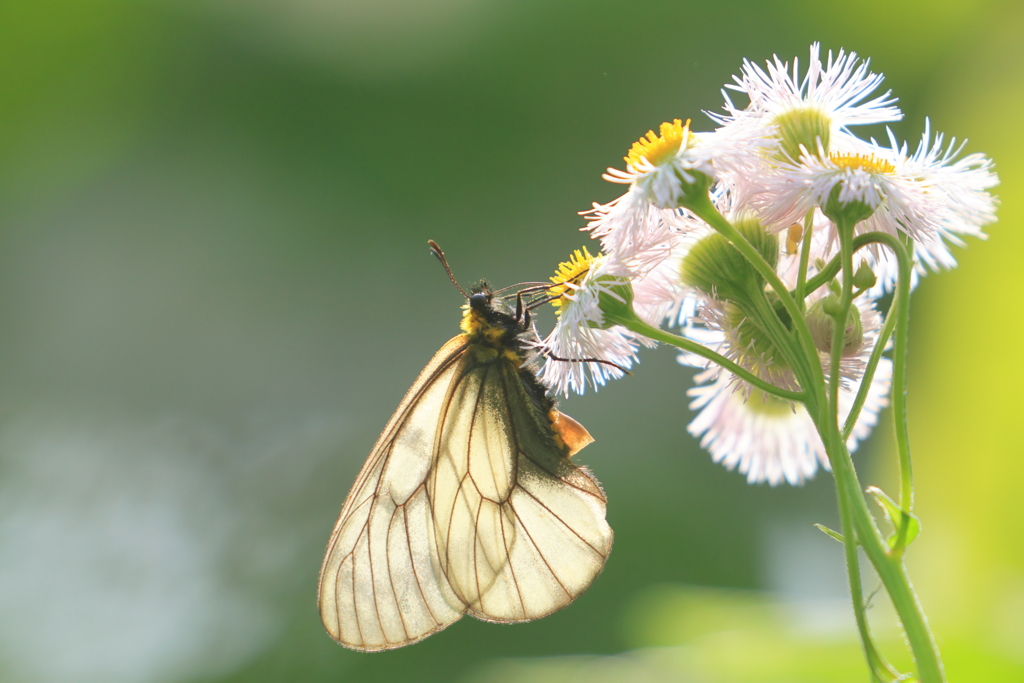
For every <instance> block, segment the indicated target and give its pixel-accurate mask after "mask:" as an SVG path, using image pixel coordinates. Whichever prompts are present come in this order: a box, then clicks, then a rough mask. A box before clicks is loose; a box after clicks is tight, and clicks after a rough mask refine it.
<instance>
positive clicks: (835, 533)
mask: <svg viewBox="0 0 1024 683" xmlns="http://www.w3.org/2000/svg"><path fill="white" fill-rule="evenodd" d="M814 526H816V527H818V529H820V530H821V531H823V532H824V533H825V535H826V536H831V537H832V538H834V539H836V540H837V541H839V542H840V543H846V539H845V538H844V537H843V535H842V534H841V533H839V532H838V531H833V530H832V529H829V528H828V527H827V526H825V525H824V524H815V525H814Z"/></svg>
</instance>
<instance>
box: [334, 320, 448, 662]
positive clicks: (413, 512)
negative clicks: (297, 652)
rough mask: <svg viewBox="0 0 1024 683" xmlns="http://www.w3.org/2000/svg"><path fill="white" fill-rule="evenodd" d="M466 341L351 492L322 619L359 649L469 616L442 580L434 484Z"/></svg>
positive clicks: (399, 419)
mask: <svg viewBox="0 0 1024 683" xmlns="http://www.w3.org/2000/svg"><path fill="white" fill-rule="evenodd" d="M464 348H465V339H464V337H461V336H460V337H456V338H454V339H452V340H451V341H450V342H448V343H447V344H446V345H445V346H444V347H442V348H441V350H440V351H438V353H437V354H436V355H435V356H434V358H433V360H431V362H430V363H429V364H428V365H427V367H426V368H425V369H424V370H423V372H422V373H420V377H419V378H418V379H417V380H416V382H415V383H414V384H413V386H412V388H411V389H410V390H409V392H408V393H407V394H406V396H405V398H404V399H403V401H402V403H401V404H400V405H399V407H398V410H396V411H395V415H394V416H393V417H392V418H391V420H390V421H389V422H388V425H387V427H386V428H385V429H384V432H383V433H382V434H381V438H380V439H378V441H377V444H376V445H375V446H374V449H373V451H372V452H371V453H370V457H369V458H368V459H367V461H366V464H365V465H364V466H363V469H362V471H361V472H360V473H359V476H358V477H357V478H356V483H355V484H354V485H353V487H352V490H351V491H350V492H349V496H348V499H347V500H346V501H345V506H344V507H343V509H342V512H341V516H340V517H339V519H338V523H337V524H336V526H335V528H334V532H333V534H332V535H331V540H330V542H329V544H328V547H327V553H326V555H325V556H324V564H323V568H322V569H321V573H320V594H319V603H320V614H321V617H322V619H323V622H324V626H325V627H326V628H327V631H328V633H330V634H331V637H333V638H334V639H335V640H337V641H338V642H340V643H342V644H343V645H346V646H348V647H351V648H354V649H358V650H380V649H387V648H392V647H398V646H401V645H407V644H409V643H412V642H415V641H417V640H419V639H421V638H424V637H426V636H427V635H430V634H431V633H433V632H435V631H437V630H439V629H441V628H444V627H445V626H447V625H448V624H450V623H452V622H453V621H455V620H456V619H458V618H459V617H461V616H462V614H463V612H464V611H465V606H464V605H463V603H462V602H461V601H460V600H459V599H458V598H457V597H455V595H454V594H453V593H452V591H451V589H450V588H449V587H448V585H447V583H446V582H444V581H438V580H437V577H438V575H439V568H438V566H437V549H436V542H435V538H434V533H433V521H432V520H433V511H432V508H431V506H430V500H429V497H428V495H427V491H426V488H425V486H424V484H425V481H426V478H427V474H428V472H429V470H430V468H431V465H432V459H431V457H430V453H431V452H432V449H433V445H434V441H435V437H436V429H437V426H438V415H439V414H440V411H441V406H442V405H443V404H444V402H445V401H446V399H447V398H448V394H449V387H450V386H451V385H452V384H453V383H454V382H455V381H456V379H457V378H458V377H459V375H460V373H461V369H462V365H461V363H462V361H463V357H464V354H463V350H464Z"/></svg>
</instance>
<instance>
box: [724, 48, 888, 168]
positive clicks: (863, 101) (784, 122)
mask: <svg viewBox="0 0 1024 683" xmlns="http://www.w3.org/2000/svg"><path fill="white" fill-rule="evenodd" d="M819 52H820V46H819V44H818V43H813V44H812V45H811V51H810V60H809V62H808V65H807V71H806V73H804V75H803V77H802V78H801V76H800V68H799V64H798V61H797V60H796V59H794V60H793V66H792V69H790V66H789V63H788V62H783V61H781V60H780V59H779V58H778V56H775V57H774V61H773V62H768V63H766V67H767V69H762V68H761V67H759V66H757V65H756V64H753V63H752V62H750V61H748V60H744V61H743V68H742V71H741V74H740V75H739V76H734V77H733V81H734V84H730V85H726V88H728V89H730V90H735V91H738V92H741V93H743V94H745V95H746V96H747V97H748V98H749V100H750V102H749V104H748V105H747V106H746V107H745V108H743V109H737V108H736V107H735V106H734V105H733V103H732V101H731V100H730V98H729V96H728V94H727V93H725V92H724V91H723V93H722V94H723V96H724V97H725V100H726V104H725V110H726V113H725V114H724V115H720V114H713V113H710V112H709V113H708V115H709V116H711V118H713V119H714V120H715V121H717V122H718V123H720V124H722V125H723V127H732V126H736V125H738V124H742V125H749V124H750V123H751V122H759V124H760V126H761V127H762V128H765V127H774V129H775V130H774V132H775V134H777V135H779V136H781V137H782V138H786V137H787V136H789V135H791V134H793V135H796V137H802V135H801V133H802V131H803V130H806V129H805V128H804V126H806V125H807V124H815V125H819V126H821V128H820V135H821V136H822V137H823V138H825V139H822V140H821V142H822V144H823V145H824V146H825V147H826V148H827V147H828V143H829V140H828V139H827V138H828V137H830V136H831V135H834V134H837V133H840V132H841V131H844V130H845V129H846V128H847V127H849V126H854V125H865V124H872V123H884V122H889V121H899V120H900V119H901V118H903V114H902V112H900V110H899V108H898V107H895V106H893V105H894V104H895V102H896V100H895V98H891V97H890V91H886V92H885V93H883V94H881V95H878V96H876V97H874V98H872V99H867V98H868V97H870V96H871V94H872V93H873V92H874V91H875V90H877V89H878V87H879V86H880V85H881V84H882V80H883V77H882V76H881V75H880V74H875V73H872V72H871V71H869V70H868V64H869V61H868V60H864V61H861V60H859V59H858V58H857V53H856V52H850V53H846V52H844V51H843V50H840V51H839V53H838V54H837V55H836V56H835V58H833V56H832V52H831V51H830V52H829V53H828V61H827V62H826V63H825V64H822V61H821V58H820V57H819ZM794 126H795V127H796V128H795V129H794V128H793V127H794ZM805 144H807V146H810V147H813V145H814V138H813V137H812V138H810V139H809V140H807V141H806V142H805ZM794 156H795V155H794Z"/></svg>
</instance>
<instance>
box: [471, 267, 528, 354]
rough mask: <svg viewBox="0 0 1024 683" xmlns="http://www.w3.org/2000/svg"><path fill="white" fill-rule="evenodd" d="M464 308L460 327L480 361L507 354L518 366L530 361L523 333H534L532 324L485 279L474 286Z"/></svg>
mask: <svg viewBox="0 0 1024 683" xmlns="http://www.w3.org/2000/svg"><path fill="white" fill-rule="evenodd" d="M462 310H463V314H462V323H461V325H460V327H461V328H462V331H463V332H465V333H466V336H467V337H468V339H467V341H468V342H469V345H470V348H471V351H472V353H473V354H474V356H475V357H474V360H475V361H476V362H477V363H486V362H490V361H493V360H496V359H498V358H506V359H508V360H510V361H512V362H513V363H515V364H516V365H517V366H519V365H522V364H523V363H524V362H526V360H527V358H526V354H525V353H524V340H523V337H524V336H528V335H530V334H531V331H532V330H531V328H530V326H529V325H528V324H526V323H525V322H524V321H521V320H517V319H516V317H515V316H514V315H512V314H511V313H509V312H508V311H507V310H505V305H504V304H503V303H502V302H501V300H500V299H495V298H494V296H493V295H492V294H491V290H490V288H489V287H488V286H487V285H486V284H485V283H481V284H480V285H479V286H478V287H476V288H474V290H473V293H472V294H471V295H470V297H469V300H468V301H467V302H466V304H465V305H464V306H463V307H462Z"/></svg>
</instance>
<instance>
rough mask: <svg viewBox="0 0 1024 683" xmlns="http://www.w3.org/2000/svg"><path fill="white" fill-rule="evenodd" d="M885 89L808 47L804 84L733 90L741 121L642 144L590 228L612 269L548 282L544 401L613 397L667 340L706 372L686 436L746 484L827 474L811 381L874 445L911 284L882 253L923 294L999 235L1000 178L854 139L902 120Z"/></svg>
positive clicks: (946, 159) (761, 82)
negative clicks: (897, 303)
mask: <svg viewBox="0 0 1024 683" xmlns="http://www.w3.org/2000/svg"><path fill="white" fill-rule="evenodd" d="M881 82H882V77H881V76H880V75H877V74H875V73H872V72H871V71H870V70H869V65H868V62H867V61H862V60H860V59H859V58H858V57H857V55H856V54H855V53H852V52H851V53H845V52H843V51H840V52H839V53H838V55H835V56H833V54H832V53H829V54H828V56H827V59H825V60H823V59H822V58H821V56H820V54H819V48H818V45H817V44H815V45H812V46H811V50H810V59H809V62H808V64H807V65H806V68H805V69H803V71H802V74H801V69H800V66H799V64H798V63H797V60H793V63H792V65H790V64H789V63H784V62H782V61H780V60H779V59H778V58H777V57H776V58H774V59H773V60H772V61H771V62H769V63H767V65H766V67H765V68H761V67H759V66H757V65H755V64H753V63H750V62H744V64H743V66H742V69H741V71H740V74H739V75H738V76H735V77H734V79H733V83H732V84H729V85H727V86H726V88H727V89H728V90H731V91H734V92H736V93H739V94H740V95H741V96H742V97H743V98H744V99H745V100H746V104H745V105H743V106H740V105H737V104H734V103H733V101H732V99H731V98H730V96H729V95H728V94H727V95H725V106H724V111H723V113H719V114H710V116H711V118H712V119H713V121H714V123H715V124H716V127H715V128H714V130H712V131H710V132H696V131H694V130H692V129H691V121H689V120H686V121H684V120H682V119H676V120H674V121H672V122H668V123H663V124H661V126H660V128H659V130H658V132H654V131H650V132H648V133H647V135H645V136H644V137H642V138H640V139H639V140H638V141H637V142H636V143H634V144H633V146H632V148H631V149H630V150H629V152H628V153H627V155H626V156H625V158H624V161H625V170H619V169H609V170H608V171H607V172H606V173H605V175H604V178H605V179H606V180H608V181H610V182H613V183H617V184H621V185H623V186H625V188H626V189H625V192H624V193H623V194H622V195H621V196H620V197H618V198H617V199H615V200H613V201H611V202H609V203H607V204H594V206H593V207H592V208H591V209H590V210H588V211H585V212H583V215H584V216H585V217H586V218H587V219H588V221H589V222H588V224H587V226H586V227H585V228H584V230H586V231H588V232H589V233H590V236H591V237H592V238H593V239H597V240H599V241H600V244H601V254H600V255H598V256H597V257H592V256H590V254H589V253H588V252H587V250H586V249H584V250H582V251H579V252H577V253H576V255H575V256H574V257H573V258H572V259H571V260H570V261H569V262H567V263H565V264H562V266H561V268H560V270H559V272H558V273H557V274H556V276H555V277H554V278H552V288H551V290H549V292H548V294H549V296H550V297H551V298H552V299H553V300H554V303H555V304H556V307H557V309H558V320H557V323H556V325H555V328H554V330H553V331H552V332H551V333H550V334H549V335H548V336H547V337H546V338H545V339H543V340H542V341H540V342H539V348H540V352H541V353H542V354H543V355H544V356H546V358H547V361H546V363H545V367H544V369H543V372H542V378H543V380H544V381H545V382H546V383H547V384H548V385H549V386H550V388H551V391H552V392H553V393H559V394H563V395H566V394H568V393H569V392H570V391H575V392H578V393H582V392H583V391H584V390H585V388H586V386H587V385H588V384H590V385H592V386H593V387H595V388H596V387H597V386H599V385H601V384H603V383H604V382H605V381H606V380H607V379H611V378H616V377H620V376H622V374H624V372H623V371H624V370H625V369H627V368H629V367H631V366H632V365H633V364H634V363H635V362H636V354H637V352H638V350H639V348H640V347H642V346H651V345H653V344H654V342H657V341H662V342H664V341H666V339H667V337H668V336H673V335H671V334H670V333H669V332H668V330H674V331H676V332H678V333H679V334H678V335H675V337H674V338H675V339H677V340H680V341H679V342H678V343H676V346H678V347H680V348H682V349H683V351H682V352H681V355H680V358H679V360H680V362H681V363H682V364H684V365H688V366H693V367H698V368H700V369H701V372H700V373H699V374H698V375H697V377H696V382H697V386H695V387H694V388H693V389H691V390H690V392H689V394H690V396H691V397H692V399H693V401H692V403H691V408H693V409H694V410H697V411H699V412H698V414H697V416H696V417H695V419H694V420H693V422H692V423H691V424H690V427H689V431H690V432H691V433H692V434H694V436H697V437H699V438H700V439H701V443H702V445H703V446H705V447H706V448H707V449H708V450H709V451H710V452H711V454H712V456H713V458H714V459H715V461H716V462H721V463H722V464H724V465H725V466H726V467H729V468H730V469H731V468H737V469H738V470H739V471H740V472H741V473H744V474H745V475H746V476H747V479H748V481H750V482H762V481H765V482H768V483H769V484H772V485H774V484H778V483H780V482H782V481H785V482H788V483H790V484H800V483H802V482H803V481H805V480H806V479H807V478H809V477H811V476H813V475H814V474H815V472H816V471H817V469H818V467H819V466H821V467H826V468H827V467H828V466H829V461H828V458H827V456H826V454H825V449H824V447H823V444H822V441H821V437H820V436H819V431H818V429H819V428H820V425H819V426H816V425H815V423H814V421H813V420H812V419H811V416H810V414H809V413H808V410H807V408H806V407H805V402H804V401H801V400H796V398H797V397H802V396H806V395H807V394H806V391H805V390H806V389H807V385H808V383H810V382H812V381H813V380H814V378H818V379H819V381H820V383H824V384H826V385H830V384H832V383H835V384H836V385H838V409H837V411H838V413H839V416H838V419H840V420H845V418H846V417H847V416H848V415H849V414H850V413H851V411H857V412H856V415H854V416H853V424H852V425H850V426H849V427H848V429H847V431H846V434H845V435H846V438H847V445H848V446H849V448H850V449H851V450H852V449H853V448H854V447H855V446H856V445H857V442H858V441H859V440H861V439H863V438H865V437H866V436H867V435H868V434H869V432H870V430H871V427H872V426H873V425H874V424H875V422H876V420H877V416H878V412H879V411H880V410H881V409H882V408H883V407H884V406H885V405H886V404H887V395H888V392H889V385H890V381H891V377H892V364H891V361H890V360H889V359H887V358H884V357H881V351H882V350H884V348H885V347H886V344H887V343H888V342H889V332H891V327H889V328H888V330H887V331H886V333H885V334H884V335H883V334H882V330H883V317H882V315H881V314H880V313H879V311H878V305H877V304H878V299H879V298H880V297H881V296H883V295H884V294H886V293H887V292H890V291H892V290H893V289H894V287H895V285H896V282H897V278H898V276H899V268H898V260H897V258H896V256H895V255H894V251H893V248H894V247H892V245H891V244H889V247H887V246H886V244H887V242H886V238H887V237H888V238H889V239H890V242H891V238H892V237H895V238H897V240H898V241H899V243H901V244H903V245H904V247H905V248H906V249H907V250H908V251H909V252H910V253H911V256H912V259H913V261H912V262H913V269H912V273H905V275H904V276H905V277H909V278H912V279H913V280H914V282H916V279H917V278H919V277H921V276H923V275H924V274H926V273H927V272H929V271H933V270H936V269H941V268H950V267H952V266H954V265H955V263H956V262H955V260H954V258H953V256H952V254H951V252H950V249H949V246H950V245H951V244H953V245H962V244H963V242H962V237H963V236H964V235H973V236H976V237H984V234H983V232H982V227H983V226H984V225H985V224H987V223H990V222H992V221H993V220H994V219H995V209H996V204H997V200H996V199H995V197H994V196H993V195H992V194H991V193H990V190H991V189H992V188H993V187H994V186H995V185H996V184H997V182H998V180H997V178H996V175H995V173H994V172H993V165H992V162H991V160H990V159H988V158H987V157H985V156H983V155H981V154H970V155H967V156H963V157H961V156H960V153H961V151H962V149H963V144H957V143H956V141H955V140H952V141H950V142H949V143H948V144H947V143H946V142H945V138H944V137H943V135H941V134H933V133H932V131H931V128H930V126H929V125H928V124H927V123H926V125H925V132H924V135H923V136H922V139H921V141H920V142H919V144H918V145H917V148H916V149H915V150H913V151H911V150H910V149H909V148H908V146H907V144H906V143H901V142H899V141H898V140H897V139H896V137H895V136H894V135H893V134H892V133H891V132H889V134H888V138H889V139H888V141H887V144H879V143H878V142H876V141H875V140H874V139H869V140H865V139H861V138H859V137H857V136H856V135H855V134H854V132H852V130H851V129H853V128H854V127H856V126H858V125H864V124H879V123H888V122H893V121H898V120H899V119H900V118H901V117H902V114H901V112H900V110H899V109H898V108H897V107H896V104H895V99H894V98H892V97H891V96H890V93H889V92H884V93H882V94H876V93H877V91H878V89H879V86H880V85H881ZM723 92H725V91H723ZM879 235H882V236H881V237H878V236H879ZM854 240H860V241H861V242H862V244H861V242H858V244H859V245H860V246H859V247H858V248H857V250H856V252H855V253H854V255H853V261H852V270H853V271H856V272H855V273H853V272H851V273H844V272H843V270H844V269H843V268H842V267H841V263H840V254H841V251H842V248H843V245H844V244H845V245H846V248H847V250H848V251H847V252H846V254H847V255H848V254H849V253H850V251H849V250H850V249H852V247H850V245H851V244H853V243H854ZM847 263H848V264H849V263H851V262H849V261H848V262H847ZM848 267H849V266H848ZM841 282H844V283H845V287H846V290H845V292H844V290H843V286H841V285H840V283H841ZM851 282H852V283H853V284H852V285H851V284H850V283H851ZM840 334H841V335H842V338H841V339H839V340H837V339H836V337H837V336H838V335H840ZM800 343H803V344H804V346H803V347H800ZM879 345H881V347H882V348H881V349H879V350H878V352H877V353H875V354H874V357H873V356H872V354H873V352H874V351H875V350H876V347H878V346H879ZM800 348H804V349H805V351H806V353H805V354H804V355H801V354H800V353H799V352H798V351H795V350H794V349H800ZM814 356H816V358H814ZM807 358H811V360H807ZM709 359H711V360H709ZM723 359H724V360H723ZM862 384H866V386H865V389H864V391H863V392H862V391H861V385H862ZM858 392H859V393H860V395H858Z"/></svg>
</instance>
